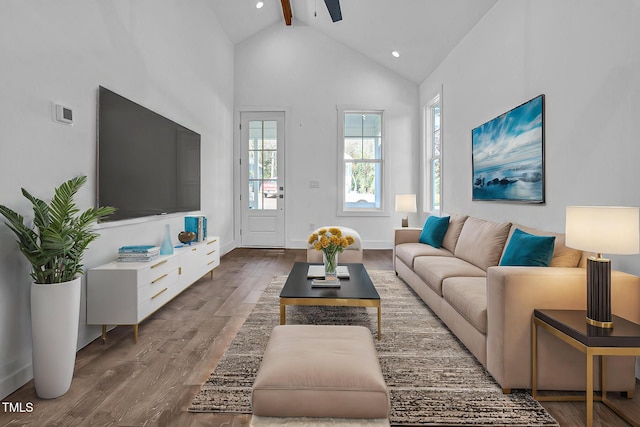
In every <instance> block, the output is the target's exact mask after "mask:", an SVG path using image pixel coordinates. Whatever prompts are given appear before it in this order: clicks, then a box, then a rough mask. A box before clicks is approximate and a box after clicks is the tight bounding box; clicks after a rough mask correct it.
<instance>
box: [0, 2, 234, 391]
mask: <svg viewBox="0 0 640 427" xmlns="http://www.w3.org/2000/svg"><path fill="white" fill-rule="evenodd" d="M0 56H1V57H2V65H1V66H0V82H2V83H1V84H0V150H1V152H0V176H1V179H0V203H2V204H4V205H7V206H9V207H12V208H13V209H15V210H17V211H19V212H20V213H22V214H23V215H25V217H29V216H30V215H31V212H30V207H29V205H28V202H27V201H26V199H24V198H23V197H22V195H21V194H20V188H21V187H25V188H27V189H28V190H30V191H31V192H32V193H33V194H34V195H35V196H37V197H40V198H43V199H45V200H48V199H49V198H50V197H51V195H52V194H53V188H54V187H55V186H56V185H58V184H59V183H61V182H63V181H65V180H67V179H69V178H71V177H72V176H75V175H79V174H84V175H87V176H88V178H89V179H88V184H87V185H86V186H85V188H83V189H82V190H81V192H80V194H79V195H78V198H77V200H78V203H79V205H80V206H81V207H82V208H86V207H89V206H92V205H93V204H94V202H95V190H94V189H95V186H96V179H95V173H96V171H95V161H96V105H97V91H98V86H99V85H103V86H106V87H108V88H110V89H111V90H114V91H116V92H118V93H120V94H122V95H123V96H125V97H128V98H129V99H132V100H134V101H136V102H138V103H140V104H142V105H144V106H146V107H148V108H150V109H152V110H154V111H156V112H158V113H160V114H162V115H164V116H166V117H169V118H170V119H172V120H174V121H176V122H178V123H180V124H182V125H184V126H186V127H188V128H190V129H193V130H195V131H196V132H198V133H200V134H201V135H202V184H203V189H202V212H203V213H204V214H205V215H207V216H208V219H209V233H210V234H218V235H220V236H221V238H222V239H221V241H222V244H223V245H226V246H227V249H228V247H229V245H232V244H233V242H232V239H233V233H232V231H231V229H232V224H233V217H232V216H233V203H232V200H233V197H232V191H231V187H232V186H231V182H232V179H233V174H232V172H233V166H232V153H233V149H232V148H233V145H232V138H233V136H232V123H233V46H232V44H231V43H230V42H229V40H228V38H227V37H226V35H225V34H224V33H223V31H222V30H221V27H220V25H219V23H218V22H217V20H216V18H215V16H214V15H213V13H212V12H211V10H210V8H209V6H208V5H207V1H206V0H190V1H189V7H183V6H182V2H180V1H177V0H122V1H117V2H116V1H103V0H62V1H55V2H50V1H46V0H30V1H28V2H27V1H21V0H4V1H3V2H2V3H1V4H0ZM53 102H57V103H62V104H64V105H66V106H68V107H71V108H72V109H73V113H74V125H73V126H66V125H61V124H58V123H54V122H53V121H52V118H51V117H52V116H51V105H52V103H53ZM182 217H183V216H182V215H171V216H167V217H163V218H162V219H160V220H158V219H155V220H149V221H144V222H140V223H126V224H123V223H121V224H117V226H115V227H108V228H100V233H101V234H102V236H101V237H100V238H99V239H98V241H96V242H94V243H93V244H92V246H91V247H90V250H89V252H88V254H87V256H86V258H85V265H86V267H87V268H90V267H93V266H96V265H99V264H102V263H104V262H108V261H111V260H113V258H114V256H115V253H116V250H117V248H118V247H119V246H120V245H122V244H126V243H132V244H135V243H145V242H155V243H158V244H159V243H160V242H161V239H162V236H163V230H164V224H165V223H169V224H171V227H172V232H173V234H174V235H176V236H177V233H178V231H180V230H182V227H183V220H182ZM176 243H177V238H176ZM28 272H29V267H28V265H27V264H26V263H25V261H24V260H23V259H22V256H21V255H20V254H19V253H18V251H17V250H16V245H15V239H14V236H13V235H12V234H11V233H10V231H9V230H8V229H7V228H6V227H5V226H2V227H0V397H4V396H6V395H7V394H9V393H11V392H12V391H13V390H15V389H17V388H18V387H20V386H21V385H22V384H24V383H25V382H26V381H28V380H29V379H30V378H31V375H32V371H31V336H30V324H29V283H30V278H29V276H28ZM82 300H83V307H82V308H81V315H80V334H79V335H80V336H79V338H78V345H79V347H81V346H83V345H85V344H87V343H88V342H90V341H91V340H92V339H93V338H95V337H97V336H98V335H99V333H100V327H99V326H87V325H86V324H85V322H86V321H85V319H86V312H85V310H84V284H83V298H82Z"/></svg>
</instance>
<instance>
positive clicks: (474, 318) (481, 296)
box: [442, 277, 487, 334]
mask: <svg viewBox="0 0 640 427" xmlns="http://www.w3.org/2000/svg"><path fill="white" fill-rule="evenodd" d="M442 297H443V298H444V300H445V301H446V302H448V303H449V305H450V306H451V307H453V308H455V309H456V311H457V312H458V313H460V315H461V316H462V317H464V318H465V319H466V320H467V321H468V322H469V323H471V324H472V325H473V327H474V328H476V329H477V330H478V331H479V332H481V333H483V334H486V333H487V279H486V278H485V277H450V278H448V279H445V280H444V281H443V283H442Z"/></svg>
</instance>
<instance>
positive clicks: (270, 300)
mask: <svg viewBox="0 0 640 427" xmlns="http://www.w3.org/2000/svg"><path fill="white" fill-rule="evenodd" d="M369 275H370V276H371V279H372V281H373V283H374V284H375V286H376V289H377V290H378V293H379V294H380V298H381V301H382V340H381V341H378V340H376V339H374V341H375V344H376V347H377V350H378V355H379V358H380V365H381V366H382V372H383V374H384V377H385V381H386V383H387V385H388V387H389V390H390V395H391V414H390V421H391V424H392V425H417V426H431V425H435V426H438V425H440V426H442V425H447V426H449V425H453V426H498V425H500V426H557V425H558V423H557V422H556V421H555V420H554V419H553V418H552V417H551V416H550V415H549V413H547V411H546V410H545V409H544V408H543V407H542V406H541V405H540V404H539V403H538V402H536V401H535V400H534V399H533V398H532V397H531V396H530V395H529V393H527V392H524V391H522V392H518V391H514V392H513V393H511V394H506V395H505V394H503V393H502V390H501V389H500V387H499V386H498V384H497V383H496V382H495V381H494V380H493V379H492V378H491V376H490V375H489V374H488V373H487V372H486V371H485V369H484V368H483V367H482V365H481V364H480V363H479V362H477V361H476V359H475V358H474V357H473V356H472V355H471V353H469V351H467V350H466V348H465V347H464V345H463V344H462V343H460V341H458V339H457V338H456V337H455V336H454V335H453V334H452V333H451V332H449V330H448V329H447V327H446V326H444V324H443V323H442V322H441V321H440V320H439V319H438V318H437V316H435V315H434V314H433V313H432V312H431V310H430V309H429V308H428V307H427V305H426V304H424V302H423V301H422V300H420V298H419V297H417V296H416V294H415V293H414V292H413V291H412V290H411V289H410V288H409V287H408V286H407V285H406V284H405V283H404V282H403V281H402V279H399V278H398V277H396V275H395V273H394V272H393V271H370V272H369ZM285 280H286V277H284V276H283V277H275V278H274V279H273V281H272V282H271V283H270V284H269V286H268V287H267V288H266V289H265V291H264V294H263V295H262V296H261V298H260V300H259V301H258V303H257V304H256V306H255V308H254V309H253V311H252V312H251V314H250V315H249V317H248V318H247V320H246V322H245V324H244V325H243V326H242V328H241V329H240V331H239V332H238V334H237V335H236V337H235V338H234V339H233V341H232V343H231V345H230V346H229V348H228V349H227V351H226V352H225V354H224V355H223V356H222V358H221V360H220V362H219V364H218V366H217V367H216V368H215V370H214V372H213V373H212V374H211V376H210V378H209V379H208V380H207V381H206V383H205V384H204V385H203V386H202V388H201V390H200V392H199V393H198V394H197V395H196V396H195V398H194V400H193V402H192V404H191V407H190V408H189V410H190V411H192V412H227V413H251V386H252V385H253V380H254V378H255V375H256V373H257V371H258V368H259V366H260V361H261V358H262V353H263V351H264V349H265V347H266V344H267V341H268V339H269V335H270V332H271V330H272V329H273V327H274V326H276V325H278V324H279V321H280V311H279V294H280V290H281V289H282V286H283V285H284V282H285ZM287 323H288V324H339V325H340V324H343V325H347V324H351V325H362V326H366V327H368V328H369V329H370V330H371V334H372V336H373V337H374V338H375V337H376V336H377V311H376V309H374V308H364V307H292V306H288V307H287Z"/></svg>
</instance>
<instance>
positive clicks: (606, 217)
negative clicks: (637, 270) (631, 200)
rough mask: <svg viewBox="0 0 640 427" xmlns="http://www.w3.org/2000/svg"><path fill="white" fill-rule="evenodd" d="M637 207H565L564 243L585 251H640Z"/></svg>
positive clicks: (639, 218)
mask: <svg viewBox="0 0 640 427" xmlns="http://www.w3.org/2000/svg"><path fill="white" fill-rule="evenodd" d="M639 211H640V209H639V208H637V207H620V206H567V216H566V226H565V233H566V245H567V246H569V247H571V248H575V249H580V250H583V251H587V252H596V253H607V254H637V253H639V252H640V213H639Z"/></svg>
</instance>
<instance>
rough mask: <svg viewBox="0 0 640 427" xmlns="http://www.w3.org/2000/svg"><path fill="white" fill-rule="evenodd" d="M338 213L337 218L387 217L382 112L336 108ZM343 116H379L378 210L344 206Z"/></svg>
mask: <svg viewBox="0 0 640 427" xmlns="http://www.w3.org/2000/svg"><path fill="white" fill-rule="evenodd" d="M337 110H338V191H337V194H338V211H337V216H388V213H387V212H386V203H385V194H386V186H387V185H386V179H385V172H384V169H385V166H384V163H385V157H386V156H385V152H386V135H385V123H384V121H385V119H384V110H379V109H371V108H362V107H358V106H338V107H337ZM345 114H380V115H381V126H382V132H381V141H380V145H381V149H380V157H381V158H380V159H379V160H378V159H376V160H375V163H378V164H379V165H380V208H347V207H346V206H345V180H344V178H345V177H344V170H345V162H346V160H345V158H344V149H345V147H344V116H345Z"/></svg>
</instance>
